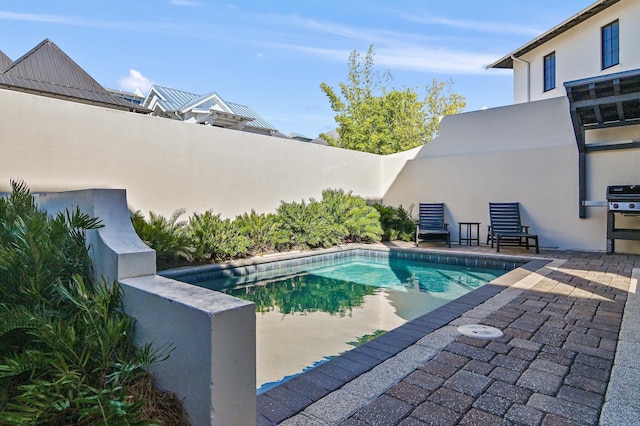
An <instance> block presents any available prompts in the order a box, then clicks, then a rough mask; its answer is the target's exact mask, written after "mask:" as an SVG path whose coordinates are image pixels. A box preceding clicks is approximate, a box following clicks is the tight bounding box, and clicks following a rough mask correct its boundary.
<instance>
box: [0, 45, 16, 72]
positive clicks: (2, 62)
mask: <svg viewBox="0 0 640 426" xmlns="http://www.w3.org/2000/svg"><path fill="white" fill-rule="evenodd" d="M11 64H13V61H12V60H11V59H10V58H9V57H8V56H7V55H5V54H4V52H3V51H2V50H0V72H2V71H4V70H5V69H6V68H8V67H9V66H10V65H11Z"/></svg>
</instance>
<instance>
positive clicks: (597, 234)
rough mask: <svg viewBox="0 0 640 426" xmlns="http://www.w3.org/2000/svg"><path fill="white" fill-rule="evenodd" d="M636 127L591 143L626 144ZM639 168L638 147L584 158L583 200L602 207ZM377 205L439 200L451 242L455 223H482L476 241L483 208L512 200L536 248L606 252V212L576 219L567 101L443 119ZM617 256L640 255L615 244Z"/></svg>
mask: <svg viewBox="0 0 640 426" xmlns="http://www.w3.org/2000/svg"><path fill="white" fill-rule="evenodd" d="M634 127H635V129H634V128H633V127H630V128H626V129H621V130H613V129H612V130H610V131H609V133H608V135H604V134H600V135H597V134H594V135H591V139H592V141H595V140H605V139H610V140H620V138H629V137H631V134H637V133H634V132H638V131H639V129H640V126H634ZM617 132H619V133H617ZM616 134H617V136H616ZM605 136H606V137H605ZM639 136H640V135H639ZM623 140H624V139H623ZM637 164H640V150H638V149H636V150H624V151H619V152H598V153H593V154H589V155H588V164H587V166H588V167H587V171H588V175H587V188H588V191H587V195H588V197H589V199H590V200H597V201H604V200H605V198H606V187H607V185H614V184H636V183H638V182H640V169H638V167H637ZM383 201H384V203H385V204H391V205H398V204H402V205H403V206H405V207H408V206H410V205H411V204H414V205H415V206H417V204H418V203H420V202H444V203H445V204H446V209H447V213H448V215H449V219H450V220H449V222H450V223H451V224H452V225H451V226H452V238H453V239H454V240H457V237H458V227H457V223H458V222H465V221H469V222H481V223H482V226H481V228H480V233H481V241H486V235H487V233H486V231H487V224H488V223H489V205H488V204H489V202H512V201H518V202H520V203H521V209H522V215H523V222H524V224H526V225H530V226H531V227H532V229H531V230H532V231H533V232H535V233H537V234H539V235H540V244H541V245H542V246H545V247H557V248H561V249H586V250H600V251H604V250H605V249H606V209H605V208H603V207H592V208H589V209H588V212H587V214H588V217H587V218H586V219H580V218H579V216H578V205H579V204H578V150H577V146H576V142H575V136H574V133H573V128H572V126H571V122H570V118H569V105H568V101H567V99H566V98H554V99H549V100H545V101H539V102H530V103H525V104H518V105H513V106H509V107H502V108H495V109H490V110H483V111H476V112H470V113H465V114H459V115H456V116H450V117H446V118H445V119H444V120H443V121H442V124H441V132H440V136H439V137H438V138H437V139H436V140H434V141H432V142H430V143H429V144H427V145H425V146H424V147H422V148H421V149H420V152H419V153H418V154H417V156H416V158H415V159H413V160H410V161H408V162H407V164H406V166H405V167H404V168H403V170H402V172H401V173H400V174H399V175H398V176H397V178H396V179H395V181H394V182H393V183H392V184H391V185H390V188H389V190H388V191H387V192H386V194H385V196H384V197H383ZM633 220H637V222H638V223H636V224H634V225H633V226H632V225H629V226H630V227H640V218H636V219H633ZM616 251H619V252H624V251H627V252H640V245H639V244H638V242H637V241H631V242H627V241H622V240H618V241H616Z"/></svg>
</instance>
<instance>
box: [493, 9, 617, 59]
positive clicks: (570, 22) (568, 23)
mask: <svg viewBox="0 0 640 426" xmlns="http://www.w3.org/2000/svg"><path fill="white" fill-rule="evenodd" d="M619 1H620V0H599V1H597V2H595V3H594V4H592V5H591V6H589V7H587V8H586V9H584V10H582V11H581V12H578V13H576V14H575V15H573V16H572V17H570V18H569V19H567V20H565V21H563V22H562V23H560V24H558V25H556V26H555V27H553V28H552V29H550V30H549V31H547V32H545V33H544V34H542V35H540V36H539V37H537V38H535V39H533V40H531V41H530V42H529V43H527V44H525V45H524V46H521V47H519V48H517V49H516V50H514V51H513V52H511V53H509V54H508V55H506V56H503V57H502V58H500V59H498V60H497V61H495V62H494V63H492V64H491V65H487V69H489V68H513V57H516V58H518V57H520V56H522V55H524V54H526V53H528V52H530V51H532V50H533V49H535V48H536V47H538V46H541V45H543V44H544V43H546V42H548V41H549V40H551V39H553V38H555V37H557V36H559V35H560V34H562V33H564V32H565V31H568V30H570V29H571V28H573V27H575V26H576V25H578V24H580V23H582V22H584V21H586V20H587V19H589V18H591V17H592V16H594V15H596V14H598V13H600V12H602V11H603V10H605V9H607V8H608V7H610V6H613V5H614V4H616V3H618V2H619Z"/></svg>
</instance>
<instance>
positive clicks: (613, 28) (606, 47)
mask: <svg viewBox="0 0 640 426" xmlns="http://www.w3.org/2000/svg"><path fill="white" fill-rule="evenodd" d="M619 63H620V37H619V36H618V21H613V22H612V23H610V24H609V25H605V26H604V27H602V69H605V68H609V67H612V66H614V65H618V64H619Z"/></svg>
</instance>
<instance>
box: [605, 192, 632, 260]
mask: <svg viewBox="0 0 640 426" xmlns="http://www.w3.org/2000/svg"><path fill="white" fill-rule="evenodd" d="M616 214H621V215H623V216H636V217H638V218H640V185H612V186H608V187H607V253H614V252H615V240H640V228H617V227H616Z"/></svg>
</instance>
